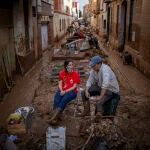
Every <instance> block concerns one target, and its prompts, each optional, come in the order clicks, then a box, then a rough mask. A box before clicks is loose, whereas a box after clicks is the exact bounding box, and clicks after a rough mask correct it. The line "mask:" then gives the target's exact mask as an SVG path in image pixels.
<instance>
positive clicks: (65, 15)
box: [53, 0, 72, 41]
mask: <svg viewBox="0 0 150 150" xmlns="http://www.w3.org/2000/svg"><path fill="white" fill-rule="evenodd" d="M71 21H72V0H55V1H54V19H53V22H54V40H55V41H58V40H59V39H61V38H62V37H63V36H64V35H65V34H66V30H67V27H68V26H69V25H70V24H71Z"/></svg>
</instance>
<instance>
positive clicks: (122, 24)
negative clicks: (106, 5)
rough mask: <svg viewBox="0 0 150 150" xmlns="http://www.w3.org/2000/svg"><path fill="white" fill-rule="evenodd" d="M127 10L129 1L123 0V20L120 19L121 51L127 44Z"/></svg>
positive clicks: (119, 48) (119, 47)
mask: <svg viewBox="0 0 150 150" xmlns="http://www.w3.org/2000/svg"><path fill="white" fill-rule="evenodd" d="M126 11H127V2H126V1H123V3H122V5H121V20H120V38H119V46H118V50H119V52H122V51H123V50H124V45H125V36H126Z"/></svg>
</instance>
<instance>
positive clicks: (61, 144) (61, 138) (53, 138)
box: [46, 127, 66, 150]
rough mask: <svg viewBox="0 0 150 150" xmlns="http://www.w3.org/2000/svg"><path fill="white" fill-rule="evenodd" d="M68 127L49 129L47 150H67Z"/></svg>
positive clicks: (47, 132)
mask: <svg viewBox="0 0 150 150" xmlns="http://www.w3.org/2000/svg"><path fill="white" fill-rule="evenodd" d="M65 143H66V127H58V128H52V127H48V128H47V131H46V150H65V145H66V144H65Z"/></svg>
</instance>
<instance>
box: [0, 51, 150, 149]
mask: <svg viewBox="0 0 150 150" xmlns="http://www.w3.org/2000/svg"><path fill="white" fill-rule="evenodd" d="M89 58H90V57H89V56H86V57H85V58H84V60H74V64H75V67H78V66H80V67H83V68H84V71H83V72H84V73H83V76H82V77H81V84H80V87H81V88H84V86H85V82H86V80H87V77H88V75H89V70H90V68H89V67H88V62H89ZM55 66H56V67H58V68H59V67H60V68H62V67H63V60H59V61H58V60H54V61H51V54H50V52H49V51H46V52H44V54H43V59H42V60H41V61H40V62H39V63H38V64H37V65H36V66H35V68H33V70H31V71H30V72H29V73H28V74H27V75H26V76H25V77H23V78H21V79H19V80H18V81H17V83H16V86H15V87H14V88H13V89H12V91H11V92H10V93H9V94H8V95H7V96H6V97H5V98H4V100H3V102H1V104H0V110H1V113H0V119H1V121H0V122H1V123H2V122H3V123H4V122H5V120H6V118H7V116H8V115H9V114H10V113H12V112H13V111H15V110H16V109H17V108H19V107H23V106H32V107H34V109H35V112H34V114H33V117H32V125H31V129H30V130H29V131H28V133H27V134H23V135H18V138H19V139H20V141H19V142H18V143H17V146H18V148H19V149H22V150H23V149H25V150H26V149H27V150H28V149H29V150H31V149H44V146H45V144H46V131H47V128H48V127H49V126H50V125H49V124H48V120H49V118H50V115H51V109H52V105H53V99H54V94H55V92H56V90H57V81H56V80H55V79H54V78H51V75H52V69H53V68H54V67H55ZM120 89H121V92H120V95H121V101H120V102H119V105H118V109H117V114H116V116H115V117H114V119H113V120H112V119H110V118H104V119H101V120H98V123H97V125H96V126H97V128H95V130H94V132H95V133H94V136H95V137H97V138H99V137H101V138H103V139H104V140H105V141H106V142H107V144H108V145H109V147H110V148H111V149H141V150H143V149H147V148H149V146H150V145H149V138H150V136H149V135H150V131H149V126H150V119H149V115H150V105H149V97H146V96H145V95H142V94H135V93H133V92H132V91H130V90H129V89H125V88H123V87H122V86H121V85H120ZM79 100H80V102H79V110H78V111H82V110H83V106H82V102H81V97H80V95H79ZM75 104H76V101H74V102H71V103H69V105H68V106H67V108H66V110H65V112H64V113H63V114H62V120H61V121H60V122H59V124H58V126H63V127H66V149H68V150H69V149H71V150H72V149H81V146H82V145H84V144H85V143H86V141H87V139H88V137H89V135H90V130H91V118H86V119H84V118H81V117H77V116H74V110H75V106H74V105H75ZM83 122H85V124H86V125H85V126H84V125H83V124H84V123H83ZM83 126H84V130H88V131H89V133H87V134H86V135H81V134H80V130H81V128H82V127H83ZM92 138H93V137H92ZM92 138H91V141H92ZM90 144H91V145H92V144H93V143H90V142H88V146H89V147H88V146H87V148H88V149H92V148H93V145H92V146H91V145H90ZM91 147H92V148H91ZM93 149H94V148H93Z"/></svg>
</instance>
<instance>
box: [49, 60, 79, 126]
mask: <svg viewBox="0 0 150 150" xmlns="http://www.w3.org/2000/svg"><path fill="white" fill-rule="evenodd" d="M77 84H80V76H79V74H78V72H77V71H76V70H74V67H73V62H72V61H71V60H66V61H65V62H64V70H62V71H60V73H59V81H58V90H57V92H56V94H55V97H54V104H53V114H52V116H51V118H50V121H49V123H50V124H52V125H55V124H57V122H58V117H59V114H60V112H63V111H64V109H65V108H66V105H67V104H68V103H69V102H70V101H72V100H73V99H75V98H76V97H77Z"/></svg>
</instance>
